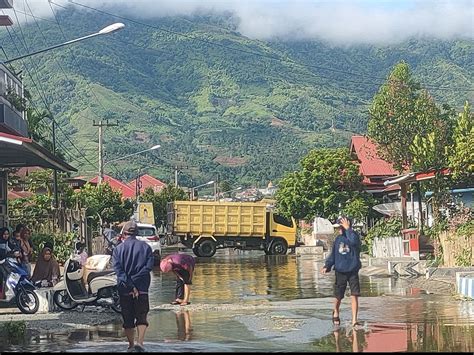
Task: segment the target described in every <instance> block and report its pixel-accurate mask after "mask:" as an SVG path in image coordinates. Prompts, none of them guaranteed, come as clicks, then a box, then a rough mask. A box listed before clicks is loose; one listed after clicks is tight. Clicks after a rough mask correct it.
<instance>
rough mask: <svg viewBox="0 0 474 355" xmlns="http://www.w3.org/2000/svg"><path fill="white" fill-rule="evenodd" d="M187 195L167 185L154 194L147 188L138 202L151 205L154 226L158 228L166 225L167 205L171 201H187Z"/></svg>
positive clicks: (178, 188)
mask: <svg viewBox="0 0 474 355" xmlns="http://www.w3.org/2000/svg"><path fill="white" fill-rule="evenodd" d="M187 198H188V194H187V193H186V192H185V191H184V190H183V189H182V188H180V187H175V186H174V185H171V184H169V185H167V186H166V187H165V188H164V189H162V190H161V191H160V192H157V193H155V192H154V191H153V189H152V188H147V189H145V191H144V192H143V194H142V195H140V201H142V202H151V203H153V212H154V215H155V225H156V226H158V227H160V226H162V225H166V219H167V209H166V208H167V205H168V203H169V202H172V201H183V200H187Z"/></svg>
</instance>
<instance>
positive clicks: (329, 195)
mask: <svg viewBox="0 0 474 355" xmlns="http://www.w3.org/2000/svg"><path fill="white" fill-rule="evenodd" d="M361 182H362V176H361V175H360V174H359V167H358V166H357V165H356V164H355V163H354V162H353V160H352V158H351V156H350V154H349V153H348V151H347V149H343V148H340V149H315V150H312V151H311V152H309V153H308V155H306V156H305V157H304V158H303V159H302V160H301V169H300V170H298V171H294V172H292V173H289V174H287V175H286V176H285V177H284V178H283V179H282V180H281V181H280V183H279V190H278V191H277V193H276V199H277V204H278V210H279V212H280V213H282V214H283V215H286V216H288V217H289V216H293V217H295V218H298V219H306V220H309V219H312V218H313V217H315V216H321V217H326V218H334V217H335V216H337V215H338V213H339V212H342V210H344V209H345V210H347V211H349V210H350V211H354V210H355V208H358V207H357V206H359V207H361V204H360V202H361V199H360V197H361V196H364V195H362V194H360V191H361V190H362V185H361ZM365 208H366V207H365V206H362V209H365Z"/></svg>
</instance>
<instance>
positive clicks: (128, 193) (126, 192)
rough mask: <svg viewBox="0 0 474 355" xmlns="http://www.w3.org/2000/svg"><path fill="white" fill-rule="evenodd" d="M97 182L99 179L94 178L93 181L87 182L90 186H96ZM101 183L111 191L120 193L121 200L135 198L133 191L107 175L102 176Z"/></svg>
mask: <svg viewBox="0 0 474 355" xmlns="http://www.w3.org/2000/svg"><path fill="white" fill-rule="evenodd" d="M98 181H99V177H98V176H96V177H94V178H93V179H91V180H89V182H90V183H92V184H97V183H98ZM102 182H104V183H108V184H109V185H110V187H111V188H112V189H113V190H117V191H120V192H121V193H122V198H135V190H134V189H132V188H131V187H130V186H128V185H127V184H125V183H123V182H121V181H120V180H117V179H115V178H113V177H112V176H109V175H104V178H103V179H102Z"/></svg>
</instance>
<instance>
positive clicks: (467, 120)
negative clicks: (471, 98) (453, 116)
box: [449, 102, 474, 186]
mask: <svg viewBox="0 0 474 355" xmlns="http://www.w3.org/2000/svg"><path fill="white" fill-rule="evenodd" d="M453 142H454V146H453V149H452V150H451V151H450V154H449V167H450V168H451V169H452V172H453V178H454V180H456V181H463V182H465V183H466V184H468V186H471V185H472V184H474V149H473V147H474V114H473V113H472V112H471V107H470V105H469V103H468V102H466V103H465V105H464V110H463V112H462V113H460V114H459V115H458V117H457V120H456V123H455V128H454V134H453Z"/></svg>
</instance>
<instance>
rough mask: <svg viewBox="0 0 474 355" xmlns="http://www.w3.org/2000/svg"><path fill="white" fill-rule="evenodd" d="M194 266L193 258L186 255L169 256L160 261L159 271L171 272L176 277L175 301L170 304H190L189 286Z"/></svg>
mask: <svg viewBox="0 0 474 355" xmlns="http://www.w3.org/2000/svg"><path fill="white" fill-rule="evenodd" d="M195 264H196V261H195V260H194V258H193V257H192V256H191V255H188V254H170V255H168V256H166V257H164V258H163V259H162V260H161V262H160V269H161V271H162V272H170V271H173V272H174V274H175V275H176V295H175V296H176V299H175V300H174V301H173V302H171V304H179V305H181V306H186V305H188V304H190V303H191V302H189V296H190V294H191V288H190V285H192V279H193V272H194V265H195Z"/></svg>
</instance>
